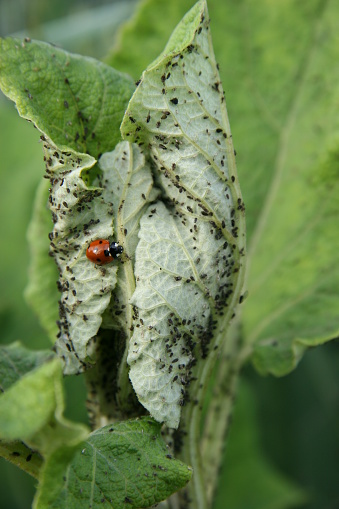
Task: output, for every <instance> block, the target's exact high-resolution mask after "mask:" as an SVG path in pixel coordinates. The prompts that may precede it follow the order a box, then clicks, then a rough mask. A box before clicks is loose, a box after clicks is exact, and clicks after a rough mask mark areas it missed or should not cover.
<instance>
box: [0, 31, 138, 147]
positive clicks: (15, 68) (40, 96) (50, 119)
mask: <svg viewBox="0 0 339 509" xmlns="http://www.w3.org/2000/svg"><path fill="white" fill-rule="evenodd" d="M0 87H1V89H2V91H3V92H4V94H5V95H7V96H8V97H9V98H10V99H12V100H13V101H14V102H15V103H16V106H17V109H18V111H19V114H20V115H21V116H22V117H24V118H27V119H28V120H31V121H32V122H33V123H34V124H35V125H36V126H37V127H38V128H39V129H40V130H41V131H42V132H43V133H45V134H46V136H48V137H49V138H50V139H51V140H53V142H54V144H55V145H57V146H58V147H59V149H60V150H62V149H65V148H66V147H68V148H72V149H73V150H75V151H77V152H81V153H89V154H91V155H93V156H94V157H98V155H99V154H101V153H103V152H106V151H108V150H112V149H113V148H114V146H115V145H116V144H117V143H118V141H119V140H120V133H119V126H120V122H121V119H122V117H123V113H124V111H125V108H126V106H127V103H128V100H129V98H130V96H131V94H132V93H133V90H134V84H133V83H132V81H131V79H130V78H129V77H128V76H127V75H124V74H122V73H119V72H117V71H115V70H114V69H112V68H111V67H109V66H107V65H105V64H103V63H101V62H98V61H97V60H94V59H92V58H89V57H82V56H80V55H73V54H70V53H67V52H66V51H63V50H61V49H59V48H56V47H54V46H51V45H49V44H46V43H43V42H38V41H29V40H25V41H21V40H19V39H9V38H8V39H0Z"/></svg>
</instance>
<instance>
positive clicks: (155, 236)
mask: <svg viewBox="0 0 339 509" xmlns="http://www.w3.org/2000/svg"><path fill="white" fill-rule="evenodd" d="M168 51H170V53H168ZM121 130H122V134H123V136H124V137H125V138H127V139H132V140H133V141H135V142H138V143H140V144H145V145H146V146H148V147H149V149H150V152H151V156H152V159H153V162H154V164H155V167H156V170H157V180H158V184H159V186H160V187H161V189H162V191H163V194H164V195H165V197H166V198H167V199H169V200H170V202H169V204H168V205H167V208H166V207H165V206H164V205H163V204H161V203H157V204H155V205H154V206H151V207H150V208H149V209H148V211H147V213H146V214H145V215H144V217H143V218H142V220H141V228H140V233H139V237H140V242H139V244H138V246H137V251H136V266H135V274H136V281H137V285H136V291H135V293H134V295H133V297H132V303H133V304H134V305H135V306H136V307H137V309H138V314H137V316H136V321H135V323H136V324H137V327H135V330H134V333H133V336H132V338H131V346H130V349H129V357H128V362H129V364H130V365H131V371H130V378H131V380H132V384H133V387H134V389H135V391H136V393H137V395H138V398H139V400H140V402H141V403H142V404H143V405H144V406H145V407H146V408H147V409H148V410H149V411H150V412H151V414H152V415H153V417H154V418H155V419H157V420H159V421H160V422H166V424H167V425H168V426H170V427H174V428H176V427H177V426H178V424H179V419H180V411H181V406H182V405H183V404H184V395H185V392H186V391H185V386H186V385H188V384H189V378H190V376H191V367H192V365H193V364H195V359H196V358H199V357H201V358H205V357H207V355H208V350H209V347H208V343H209V342H210V341H211V339H212V336H213V333H212V320H213V319H215V320H217V319H219V321H220V322H223V323H226V324H227V322H228V321H229V320H230V319H231V317H232V316H233V314H234V309H235V306H236V304H237V303H238V300H239V297H240V291H241V288H242V283H243V281H242V278H243V271H242V270H241V269H242V257H243V255H244V251H245V240H244V237H245V232H244V229H245V227H244V210H243V203H242V198H241V193H240V189H239V184H238V181H237V175H236V169H235V162H234V150H233V144H232V136H231V132H230V127H229V123H228V118H227V112H226V107H225V100H224V95H223V91H222V86H221V82H220V78H219V74H218V70H217V65H216V62H215V59H214V55H213V51H212V46H211V39H210V34H209V19H208V13H207V10H206V4H205V2H198V3H197V4H196V6H195V7H193V9H192V10H191V11H190V12H189V13H188V14H187V15H186V16H185V17H184V19H183V21H182V22H181V24H180V25H179V26H178V27H177V28H176V30H175V32H174V33H173V36H172V38H171V39H170V41H169V43H168V46H167V48H166V49H165V52H164V53H163V54H162V55H161V56H160V57H159V58H158V59H157V60H156V61H155V62H154V63H153V64H151V65H150V67H149V68H148V69H147V70H146V71H145V72H144V74H143V75H142V78H141V82H140V84H139V86H138V88H137V90H136V92H135V93H134V95H133V97H132V99H131V101H130V103H129V106H128V109H127V112H126V114H125V117H124V120H123V122H122V125H121ZM171 204H172V205H173V206H171ZM225 308H226V312H225V316H223V315H224V311H225ZM221 317H223V318H222V319H221ZM139 322H140V323H139ZM223 332H224V331H223ZM216 338H217V339H216V342H217V346H216V348H218V345H219V344H220V343H221V342H222V340H223V338H224V335H223V336H222V337H221V336H220V337H217V335H216ZM197 343H198V346H197ZM212 349H213V348H212V346H211V350H212Z"/></svg>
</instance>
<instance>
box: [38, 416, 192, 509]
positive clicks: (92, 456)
mask: <svg viewBox="0 0 339 509" xmlns="http://www.w3.org/2000/svg"><path fill="white" fill-rule="evenodd" d="M191 475H192V471H191V469H190V467H188V466H187V465H185V464H183V463H182V462H180V461H178V460H176V459H175V458H173V457H172V456H171V455H170V454H169V452H168V449H167V447H166V445H165V443H164V441H163V439H162V437H161V432H160V426H159V424H158V423H155V422H154V421H152V420H151V419H150V418H142V419H139V420H135V421H126V422H120V423H117V424H114V425H109V426H105V427H103V428H100V429H98V430H97V431H95V432H93V433H92V434H91V435H90V436H89V438H88V439H87V440H86V441H85V442H84V443H83V444H81V446H80V447H79V448H78V450H77V451H76V452H75V454H74V451H72V450H70V449H69V454H68V455H67V454H63V455H60V451H56V453H55V454H54V455H52V456H51V457H50V459H49V461H48V463H47V464H46V466H45V469H44V471H43V473H42V484H41V487H40V490H39V492H38V495H37V499H36V501H35V505H34V507H35V509H43V508H46V507H49V508H55V509H56V508H60V507H63V508H65V509H83V508H84V509H85V508H88V506H89V505H90V506H91V507H92V509H96V508H99V507H100V508H107V509H113V508H114V509H120V508H125V507H131V508H135V509H141V508H147V507H150V506H152V505H153V504H156V503H158V502H160V501H161V500H164V499H166V498H168V497H169V496H170V495H171V494H172V493H174V492H175V491H177V490H179V489H180V488H182V487H183V486H185V484H186V483H187V482H188V481H189V480H190V478H191Z"/></svg>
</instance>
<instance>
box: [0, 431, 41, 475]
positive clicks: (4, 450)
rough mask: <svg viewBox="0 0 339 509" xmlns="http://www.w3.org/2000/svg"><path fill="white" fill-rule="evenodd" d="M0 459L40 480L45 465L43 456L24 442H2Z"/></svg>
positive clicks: (0, 443) (0, 444) (0, 441)
mask: <svg viewBox="0 0 339 509" xmlns="http://www.w3.org/2000/svg"><path fill="white" fill-rule="evenodd" d="M0 457H1V458H4V459H5V460H7V461H9V462H10V463H12V464H13V465H15V466H17V467H19V468H21V470H24V471H25V472H27V474H29V475H31V476H32V477H34V478H35V479H38V478H39V475H40V472H41V467H42V463H43V459H42V456H41V454H39V453H38V452H37V451H34V450H33V449H31V448H29V447H27V445H25V444H24V443H23V442H21V441H19V440H18V441H15V442H5V441H4V440H0Z"/></svg>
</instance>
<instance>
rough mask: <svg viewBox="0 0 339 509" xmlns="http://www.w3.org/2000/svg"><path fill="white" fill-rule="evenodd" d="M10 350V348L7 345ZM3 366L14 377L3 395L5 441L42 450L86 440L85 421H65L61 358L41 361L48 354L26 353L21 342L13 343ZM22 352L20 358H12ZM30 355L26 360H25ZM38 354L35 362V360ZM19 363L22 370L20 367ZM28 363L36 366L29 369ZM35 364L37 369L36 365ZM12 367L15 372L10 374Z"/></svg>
mask: <svg viewBox="0 0 339 509" xmlns="http://www.w3.org/2000/svg"><path fill="white" fill-rule="evenodd" d="M7 350H8V349H7ZM9 350H10V352H9V353H10V354H11V355H9V356H7V365H6V366H5V367H4V368H3V369H4V371H5V372H7V375H6V373H5V379H6V380H8V379H11V380H12V381H13V380H15V377H16V376H18V375H19V378H17V380H16V381H15V382H14V383H12V385H11V386H10V387H9V388H8V389H7V390H6V392H4V393H3V394H1V395H0V438H1V439H4V440H6V441H15V440H23V441H25V442H26V443H27V444H28V445H29V446H31V447H33V448H36V449H38V450H39V451H40V452H42V453H43V454H48V452H50V451H52V450H54V449H56V448H57V447H58V445H59V444H64V443H66V444H67V443H71V444H72V443H74V442H75V443H77V442H78V441H81V440H83V438H84V436H86V434H87V430H86V429H85V427H84V426H83V425H75V424H72V423H69V422H68V421H66V420H65V419H64V418H63V416H62V412H63V408H64V407H63V391H62V382H61V380H62V368H61V363H60V361H59V360H58V359H54V360H50V361H48V362H45V363H44V364H42V365H41V366H39V367H35V366H36V365H37V364H38V363H40V362H41V357H42V356H44V355H45V354H41V353H40V352H39V353H38V354H36V355H35V354H34V353H32V352H28V354H27V356H25V355H24V354H25V352H24V349H23V348H22V347H21V346H20V344H16V345H13V346H12V347H11V348H10V349H9ZM19 356H21V366H20V362H18V361H16V362H12V358H13V359H14V361H15V360H16V359H18V358H19ZM26 358H27V360H25V359H26ZM34 358H35V363H34V364H35V365H34V364H33V363H32V360H33V359H34ZM18 366H19V367H21V371H18ZM29 367H31V368H33V369H31V370H30V371H27V370H28V369H29ZM34 368H35V369H34ZM11 371H14V372H15V375H11V373H10V372H11Z"/></svg>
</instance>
